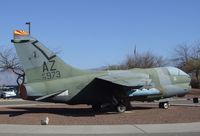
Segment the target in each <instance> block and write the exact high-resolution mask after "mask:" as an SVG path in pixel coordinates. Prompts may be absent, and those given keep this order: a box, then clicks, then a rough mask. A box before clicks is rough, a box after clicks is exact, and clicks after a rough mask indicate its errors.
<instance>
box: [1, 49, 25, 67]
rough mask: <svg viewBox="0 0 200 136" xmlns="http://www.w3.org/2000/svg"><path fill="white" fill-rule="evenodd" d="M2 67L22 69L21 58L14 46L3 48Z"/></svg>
mask: <svg viewBox="0 0 200 136" xmlns="http://www.w3.org/2000/svg"><path fill="white" fill-rule="evenodd" d="M0 69H1V70H8V69H12V70H13V69H14V70H18V69H22V67H21V65H20V63H19V59H18V58H17V55H16V53H15V52H14V51H13V49H12V48H10V49H2V50H1V51H0Z"/></svg>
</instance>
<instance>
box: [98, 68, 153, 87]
mask: <svg viewBox="0 0 200 136" xmlns="http://www.w3.org/2000/svg"><path fill="white" fill-rule="evenodd" d="M97 79H101V80H104V81H107V82H110V83H113V84H117V85H121V86H126V87H137V86H140V87H142V86H149V85H151V83H152V79H150V78H149V75H148V74H144V73H132V72H124V71H123V72H121V71H119V72H117V71H116V72H109V74H108V75H105V76H100V77H98V78H97Z"/></svg>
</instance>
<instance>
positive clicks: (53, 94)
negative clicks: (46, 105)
mask: <svg viewBox="0 0 200 136" xmlns="http://www.w3.org/2000/svg"><path fill="white" fill-rule="evenodd" d="M65 91H66V90H62V91H59V92H56V93H52V94H48V95H45V96H42V97H39V98H37V99H35V100H36V101H45V100H46V99H49V98H52V97H55V96H57V95H59V94H61V93H63V92H65Z"/></svg>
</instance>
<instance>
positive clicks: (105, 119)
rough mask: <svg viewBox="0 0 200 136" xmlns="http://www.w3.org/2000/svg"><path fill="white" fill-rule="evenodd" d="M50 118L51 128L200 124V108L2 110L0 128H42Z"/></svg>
mask: <svg viewBox="0 0 200 136" xmlns="http://www.w3.org/2000/svg"><path fill="white" fill-rule="evenodd" d="M185 97H186V98H193V97H199V98H200V90H197V89H193V91H192V92H191V93H190V94H188V95H187V96H185ZM47 116H48V117H49V120H50V121H49V124H50V125H83V124H91V125H101V124H102V125H103V124H155V123H184V122H200V107H186V106H171V107H170V108H169V109H167V110H165V109H159V108H158V106H151V107H150V106H145V105H144V106H142V107H139V106H136V107H134V108H133V109H132V110H131V111H127V112H126V113H122V114H118V113H115V112H113V113H112V112H104V113H95V112H93V111H92V109H91V108H90V107H89V106H85V105H76V106H69V105H64V104H52V105H38V106H22V107H21V106H20V107H19V106H16V107H0V124H29V125H32V124H34V125H39V124H40V121H41V120H42V119H45V117H47Z"/></svg>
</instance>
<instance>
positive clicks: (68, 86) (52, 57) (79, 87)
mask: <svg viewBox="0 0 200 136" xmlns="http://www.w3.org/2000/svg"><path fill="white" fill-rule="evenodd" d="M12 42H13V43H14V45H15V48H16V51H17V54H18V56H19V59H20V61H21V63H22V66H23V69H24V71H25V74H26V81H27V83H25V84H21V85H20V88H19V91H20V95H21V97H22V98H23V99H26V100H34V101H47V102H55V103H57V102H59V103H66V104H71V105H73V104H88V105H92V108H93V109H94V110H100V109H101V107H102V105H108V104H109V105H112V106H113V107H114V108H116V110H117V111H118V112H124V111H125V110H126V109H127V106H128V105H129V104H130V101H154V100H159V99H164V98H168V97H173V96H182V95H185V94H186V93H188V92H189V91H190V90H191V86H190V80H191V79H190V76H189V75H188V74H186V73H185V72H183V71H181V70H180V69H177V68H175V67H159V68H149V69H130V70H115V71H99V72H89V71H83V70H79V69H76V68H74V67H72V66H70V65H68V64H65V63H64V61H62V60H61V59H60V58H59V57H58V56H57V55H56V54H55V53H53V52H52V51H50V50H49V49H47V48H46V47H45V46H44V45H43V44H42V43H40V42H39V41H38V40H37V39H35V38H33V37H31V36H30V35H29V34H28V33H27V32H25V31H22V30H17V31H15V32H14V39H13V40H12ZM159 107H160V108H168V102H161V103H159Z"/></svg>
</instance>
